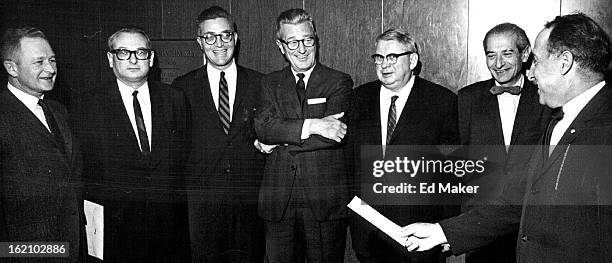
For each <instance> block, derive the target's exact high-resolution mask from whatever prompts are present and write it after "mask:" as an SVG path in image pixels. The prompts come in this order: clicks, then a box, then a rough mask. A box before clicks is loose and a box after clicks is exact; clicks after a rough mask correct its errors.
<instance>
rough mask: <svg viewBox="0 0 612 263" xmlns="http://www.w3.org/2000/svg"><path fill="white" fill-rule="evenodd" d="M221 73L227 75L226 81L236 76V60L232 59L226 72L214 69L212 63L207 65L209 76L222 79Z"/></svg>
mask: <svg viewBox="0 0 612 263" xmlns="http://www.w3.org/2000/svg"><path fill="white" fill-rule="evenodd" d="M221 71H223V72H224V73H225V76H226V77H225V78H226V79H227V78H228V76H235V75H236V71H237V69H236V63H234V59H233V58H232V61H231V62H230V65H229V67H227V68H226V69H224V70H219V69H217V68H215V67H213V66H212V65H211V64H210V63H206V72H208V76H216V77H217V78H220V77H219V76H221Z"/></svg>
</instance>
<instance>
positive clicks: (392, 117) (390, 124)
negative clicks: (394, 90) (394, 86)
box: [386, 95, 399, 145]
mask: <svg viewBox="0 0 612 263" xmlns="http://www.w3.org/2000/svg"><path fill="white" fill-rule="evenodd" d="M397 98H399V97H398V96H397V95H396V96H393V97H391V106H389V118H388V119H387V143H386V144H387V145H389V142H390V141H391V136H392V135H393V130H395V124H396V116H397V109H395V101H396V100H397Z"/></svg>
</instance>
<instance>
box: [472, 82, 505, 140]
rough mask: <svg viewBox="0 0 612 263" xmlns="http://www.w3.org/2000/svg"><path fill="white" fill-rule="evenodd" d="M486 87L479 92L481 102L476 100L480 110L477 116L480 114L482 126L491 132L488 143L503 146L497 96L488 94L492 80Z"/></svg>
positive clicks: (502, 130) (502, 131) (493, 83)
mask: <svg viewBox="0 0 612 263" xmlns="http://www.w3.org/2000/svg"><path fill="white" fill-rule="evenodd" d="M486 83H487V86H486V87H484V88H483V89H482V90H481V91H480V92H481V93H480V94H481V95H482V97H481V98H482V99H481V100H477V103H480V107H477V108H480V109H482V111H481V112H480V113H477V114H481V115H482V118H478V119H482V120H484V121H483V123H482V125H484V126H486V127H487V128H486V129H487V130H491V131H493V132H492V133H491V134H490V141H489V142H488V143H489V144H491V145H505V144H506V143H505V141H504V129H503V128H502V124H501V116H500V112H499V103H498V101H497V96H495V95H493V94H491V93H490V92H489V88H490V87H492V86H493V85H495V82H494V80H493V79H491V80H489V81H488V82H486Z"/></svg>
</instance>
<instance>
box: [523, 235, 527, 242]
mask: <svg viewBox="0 0 612 263" xmlns="http://www.w3.org/2000/svg"><path fill="white" fill-rule="evenodd" d="M528 240H529V239H528V238H527V236H526V235H522V236H521V241H523V242H527V241H528Z"/></svg>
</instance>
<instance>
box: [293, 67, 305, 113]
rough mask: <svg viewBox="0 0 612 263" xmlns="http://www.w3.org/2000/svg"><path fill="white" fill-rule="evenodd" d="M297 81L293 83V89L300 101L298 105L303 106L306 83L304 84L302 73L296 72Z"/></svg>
mask: <svg viewBox="0 0 612 263" xmlns="http://www.w3.org/2000/svg"><path fill="white" fill-rule="evenodd" d="M297 76H298V78H299V79H298V81H297V83H296V84H295V91H296V92H297V95H298V100H299V101H300V105H301V106H302V107H304V99H305V98H306V84H304V76H305V75H304V74H303V73H298V74H297Z"/></svg>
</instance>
